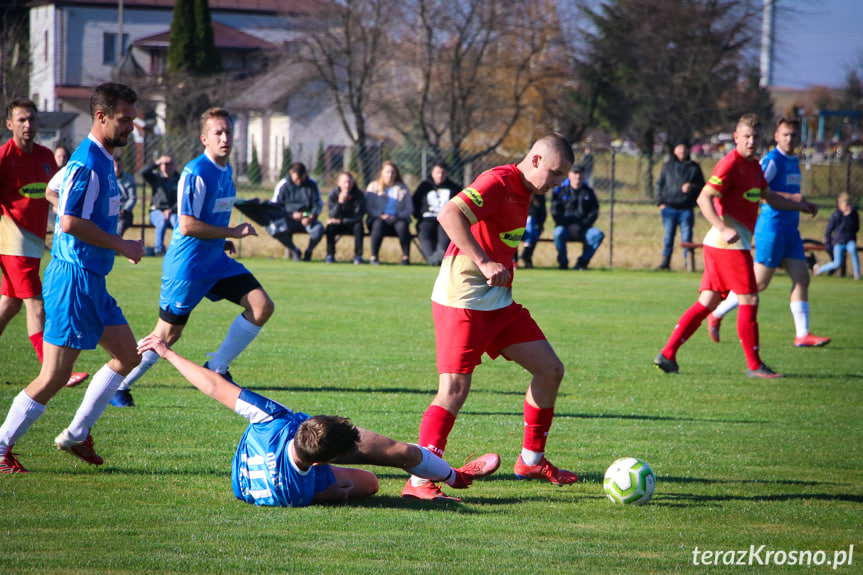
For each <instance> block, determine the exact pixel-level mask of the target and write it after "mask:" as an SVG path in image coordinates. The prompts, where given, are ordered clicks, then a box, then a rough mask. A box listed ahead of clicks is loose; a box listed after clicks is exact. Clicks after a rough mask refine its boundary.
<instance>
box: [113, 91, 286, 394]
mask: <svg viewBox="0 0 863 575" xmlns="http://www.w3.org/2000/svg"><path fill="white" fill-rule="evenodd" d="M201 142H202V143H203V144H204V153H203V154H201V155H200V156H198V157H197V158H195V159H194V160H192V161H191V162H189V163H188V164H186V167H185V168H183V173H182V175H181V176H180V183H179V186H178V194H179V199H178V206H179V214H180V215H179V222H180V225H179V228H178V229H177V230H174V235H173V237H172V238H171V244H170V245H169V246H168V251H167V253H166V254H165V260H164V262H163V264H162V293H161V297H160V298H159V320H158V322H157V323H156V328H155V329H154V330H153V333H154V334H156V335H158V336H159V337H161V338H162V339H164V340H165V341H167V342H168V344H169V345H170V344H174V343H175V342H176V341H177V340H179V339H180V335H182V333H183V328H185V327H186V322H188V321H189V315H190V314H191V313H192V310H193V309H195V307H196V306H197V305H198V304H199V303H200V302H201V300H202V299H204V298H205V297H206V298H207V299H210V300H212V301H217V300H220V299H226V300H228V301H230V302H233V303H235V304H237V305H240V306H242V307H243V312H242V313H241V314H240V315H238V316H237V317H236V319H234V322H233V323H232V324H231V327H230V328H229V329H228V334H227V336H225V339H224V341H223V342H222V345H221V346H220V347H219V349H218V350H217V351H216V352H215V353H214V354H213V355H212V357H210V360H209V361H208V362H207V367H209V369H211V370H213V371H215V372H217V373H220V374H222V375H226V374H228V365H229V364H230V363H231V361H233V360H234V358H236V357H237V356H238V355H240V353H241V352H242V351H243V350H244V349H246V347H247V346H248V345H249V344H250V343H252V340H254V339H255V338H256V337H257V335H258V333H260V331H261V327H263V325H264V324H265V323H266V322H267V320H268V319H270V316H271V315H273V302H272V300H271V299H270V297H269V296H268V295H267V292H265V291H264V288H262V287H261V284H260V283H258V280H257V279H255V276H253V275H252V274H251V273H250V272H249V271H248V270H247V269H246V268H245V266H243V265H242V264H241V263H239V262H238V261H237V260H235V259H233V258H230V257H228V255H227V254H226V253H225V250H226V249H228V250H230V251H233V243H231V242H226V238H244V237H246V236H250V235H251V236H256V235H258V234H257V232H256V231H255V228H254V227H252V225H251V224H248V223H243V224H239V225H237V226H233V227H232V226H230V221H231V210H232V208H233V206H234V200H235V199H236V196H237V189H236V188H235V187H234V180H233V171H232V170H231V166H229V165H228V157H229V156H230V154H231V148H232V147H233V145H234V129H233V123H232V121H231V117H230V115H229V114H228V112H227V111H226V110H224V109H222V108H210V109H209V110H207V111H206V112H204V113H203V114H202V115H201ZM158 360H159V356H158V355H156V354H155V353H153V352H149V353H145V354H144V356H143V358H142V360H141V364H140V365H139V366H138V367H136V368H135V370H134V371H133V372H132V373H130V374H129V376H128V377H127V378H126V379H125V380H124V381H123V384H122V385H121V386H120V388H119V389H118V391H117V393H116V394H115V396H114V398H113V399H112V400H111V404H112V405H114V406H117V407H132V406H134V402H133V400H132V394H131V392H130V391H129V387H130V386H131V385H132V384H133V383H134V382H135V381H137V380H138V379H140V378H141V376H143V375H144V374H145V373H146V372H147V370H149V369H150V367H152V366H153V365H154V364H155V363H156V362H157V361H158ZM227 377H228V379H231V376H230V375H227Z"/></svg>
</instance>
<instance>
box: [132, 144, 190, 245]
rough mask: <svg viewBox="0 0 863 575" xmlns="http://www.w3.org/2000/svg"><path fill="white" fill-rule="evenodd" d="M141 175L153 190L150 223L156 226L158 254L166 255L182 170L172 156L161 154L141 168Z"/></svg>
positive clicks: (174, 222) (174, 220)
mask: <svg viewBox="0 0 863 575" xmlns="http://www.w3.org/2000/svg"><path fill="white" fill-rule="evenodd" d="M141 177H142V178H144V181H145V182H147V184H149V186H150V188H152V190H153V198H152V200H151V203H150V223H151V224H153V226H154V227H155V228H156V242H155V243H156V245H155V246H154V248H153V249H154V252H155V254H156V255H157V256H163V255H165V230H166V229H168V228H171V229H174V228H176V227H177V225H178V220H177V186H178V185H179V183H180V172H178V171H177V167H176V166H175V165H174V159H173V158H172V157H171V156H161V157H159V159H158V160H156V161H155V162H153V163H152V164H148V165H147V166H145V167H144V169H143V170H141Z"/></svg>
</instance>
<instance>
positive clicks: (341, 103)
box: [297, 0, 404, 182]
mask: <svg viewBox="0 0 863 575" xmlns="http://www.w3.org/2000/svg"><path fill="white" fill-rule="evenodd" d="M333 4H334V5H335V6H336V9H335V10H334V14H332V15H331V17H330V18H329V19H328V20H327V21H326V22H325V23H323V25H322V24H321V23H317V24H316V23H311V22H310V23H309V25H308V26H307V27H306V29H305V30H304V31H303V32H302V35H301V40H300V43H301V46H300V48H299V49H298V50H297V59H298V62H299V63H300V64H305V65H308V66H310V67H311V68H312V69H313V70H314V72H315V75H316V78H317V79H318V80H319V81H322V82H323V83H324V85H325V87H326V91H327V93H328V95H329V96H330V98H331V99H332V101H333V103H334V106H335V109H336V112H337V114H338V116H339V120H340V121H341V123H342V126H343V127H344V129H345V132H346V133H347V134H348V136H349V138H350V139H351V141H352V142H353V143H354V153H355V154H357V155H358V156H359V159H360V162H361V165H362V172H363V174H362V175H363V179H364V181H365V182H369V181H371V180H372V179H374V178H375V177H376V175H377V174H376V164H375V163H374V160H373V158H372V157H371V155H370V154H369V153H368V151H367V144H368V140H369V131H368V122H369V118H370V117H372V116H373V115H375V114H376V113H378V112H380V108H379V105H378V102H379V101H380V98H379V95H380V91H381V90H382V87H383V86H384V85H386V83H387V82H388V81H389V80H390V78H391V76H392V71H393V68H392V59H391V57H390V55H391V52H390V46H391V43H392V41H393V39H394V38H395V37H396V35H397V32H398V30H399V27H400V25H401V23H402V22H403V7H404V4H403V2H400V1H399V0H337V1H335V2H333Z"/></svg>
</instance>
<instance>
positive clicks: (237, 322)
mask: <svg viewBox="0 0 863 575" xmlns="http://www.w3.org/2000/svg"><path fill="white" fill-rule="evenodd" d="M259 333H261V328H260V327H259V326H257V325H255V324H253V323H252V322H250V321H249V320H247V319H246V318H244V317H243V314H240V315H238V316H237V317H236V319H234V322H233V323H232V324H231V327H230V328H228V335H226V336H225V341H223V342H222V345H220V346H219V349H218V350H217V351H216V353H214V354H213V356H212V357H211V358H210V360H209V366H208V367H209V368H210V369H211V370H213V371H215V372H216V373H225V372H226V371H228V366H229V365H230V364H231V362H232V361H234V359H235V358H236V357H237V356H238V355H240V354H241V353H242V352H243V350H244V349H246V347H248V345H249V344H250V343H252V340H253V339H255V338H256V337H258V334H259Z"/></svg>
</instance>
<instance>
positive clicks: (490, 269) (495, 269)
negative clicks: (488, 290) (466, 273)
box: [479, 261, 512, 286]
mask: <svg viewBox="0 0 863 575" xmlns="http://www.w3.org/2000/svg"><path fill="white" fill-rule="evenodd" d="M479 271H481V272H482V275H484V276H485V280H486V283H487V284H488V285H490V286H505V285H506V284H508V283H509V280H510V278H511V277H512V274H510V273H509V270H508V269H506V268H505V267H504V266H503V264H500V263H498V262H494V261H490V262H485V263H483V264H480V266H479Z"/></svg>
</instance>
